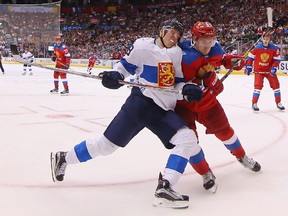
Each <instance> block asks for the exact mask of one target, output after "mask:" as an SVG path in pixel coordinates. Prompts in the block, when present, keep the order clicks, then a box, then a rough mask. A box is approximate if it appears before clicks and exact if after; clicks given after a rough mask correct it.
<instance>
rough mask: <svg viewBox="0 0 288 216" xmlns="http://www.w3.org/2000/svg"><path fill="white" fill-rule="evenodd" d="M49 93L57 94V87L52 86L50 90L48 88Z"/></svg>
mask: <svg viewBox="0 0 288 216" xmlns="http://www.w3.org/2000/svg"><path fill="white" fill-rule="evenodd" d="M50 93H51V94H58V88H54V89H52V90H50Z"/></svg>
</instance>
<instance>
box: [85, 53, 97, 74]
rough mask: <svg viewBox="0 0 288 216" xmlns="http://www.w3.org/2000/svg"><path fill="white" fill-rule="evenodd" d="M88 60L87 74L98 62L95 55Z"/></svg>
mask: <svg viewBox="0 0 288 216" xmlns="http://www.w3.org/2000/svg"><path fill="white" fill-rule="evenodd" d="M88 60H89V62H88V66H87V73H88V74H91V70H92V68H93V67H94V65H95V63H96V62H97V60H98V56H97V55H96V53H93V55H92V56H90V57H89V59H88Z"/></svg>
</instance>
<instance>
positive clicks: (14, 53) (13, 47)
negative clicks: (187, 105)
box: [10, 44, 181, 94]
mask: <svg viewBox="0 0 288 216" xmlns="http://www.w3.org/2000/svg"><path fill="white" fill-rule="evenodd" d="M10 50H11V53H12V57H13V58H14V59H15V60H16V61H17V62H19V63H22V64H27V65H32V66H35V67H39V68H43V69H47V70H53V71H59V72H62V73H67V74H73V75H77V76H82V77H88V78H92V79H97V80H102V77H101V76H98V75H93V74H87V73H83V72H80V71H74V70H72V69H62V68H56V67H49V66H45V65H42V64H37V63H34V62H28V61H25V60H24V59H22V58H21V56H20V55H19V52H18V48H17V46H16V45H14V44H11V45H10ZM100 74H101V73H100ZM118 82H119V83H120V84H123V85H128V86H135V87H139V88H146V89H151V90H156V91H162V92H169V93H175V94H181V90H176V89H170V88H161V87H158V86H152V85H146V84H140V83H134V82H128V81H125V80H118Z"/></svg>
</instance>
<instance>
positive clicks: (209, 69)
mask: <svg viewBox="0 0 288 216" xmlns="http://www.w3.org/2000/svg"><path fill="white" fill-rule="evenodd" d="M191 31H192V32H191V33H192V41H191V40H186V41H183V42H182V43H180V44H179V46H180V47H181V48H182V50H183V57H182V70H183V73H184V79H185V82H193V83H195V84H196V85H203V88H204V90H203V98H202V99H201V101H199V102H191V103H187V102H185V101H184V100H182V101H178V102H177V105H176V109H175V111H176V113H178V114H179V115H180V116H181V117H182V118H183V119H184V120H185V121H186V123H187V124H188V126H189V128H191V129H193V130H194V131H195V132H196V134H197V131H196V130H197V128H196V121H197V122H199V123H201V124H202V125H204V126H205V127H206V134H214V135H215V136H216V137H217V138H218V139H219V140H221V141H222V142H223V144H224V145H225V147H226V148H227V149H228V150H229V152H231V153H232V154H233V155H234V156H235V157H236V158H237V160H238V161H239V162H240V163H241V164H242V165H243V166H244V167H246V168H249V169H250V170H252V171H254V172H258V171H259V170H260V169H261V166H260V165H259V163H258V162H256V161H254V160H253V159H251V158H249V157H248V156H246V153H245V150H244V149H243V147H242V144H241V142H240V140H239V139H238V136H237V135H236V133H235V132H234V130H233V128H232V127H231V126H230V124H229V121H228V118H227V116H226V114H225V111H224V109H223V108H222V106H221V104H220V103H219V101H218V100H217V98H216V97H217V95H218V94H220V93H221V92H222V91H223V88H224V87H223V84H222V82H221V80H219V79H218V77H217V74H216V72H215V68H217V67H219V66H220V65H223V66H224V67H225V68H227V69H229V68H231V67H232V65H233V61H234V60H235V58H236V60H238V59H239V58H240V59H241V58H242V60H241V61H240V63H241V64H239V65H237V67H234V69H235V70H240V69H241V68H243V66H244V65H245V61H244V59H243V57H240V56H237V55H230V54H225V52H224V51H223V49H222V47H221V45H220V44H219V43H218V42H217V41H216V30H215V28H214V27H213V26H212V24H211V23H209V22H197V23H195V25H194V26H193V27H192V30H191ZM203 159H204V153H203V152H202V151H201V152H200V153H199V154H197V155H195V156H193V157H191V158H190V160H189V162H190V164H191V165H192V167H193V168H194V169H195V170H196V172H198V173H199V174H200V175H202V177H203V187H204V188H205V189H206V190H211V191H212V192H215V191H214V190H216V188H217V187H216V186H217V184H216V183H215V176H214V174H213V173H212V171H211V170H210V168H209V165H208V163H207V162H206V160H205V159H204V160H203Z"/></svg>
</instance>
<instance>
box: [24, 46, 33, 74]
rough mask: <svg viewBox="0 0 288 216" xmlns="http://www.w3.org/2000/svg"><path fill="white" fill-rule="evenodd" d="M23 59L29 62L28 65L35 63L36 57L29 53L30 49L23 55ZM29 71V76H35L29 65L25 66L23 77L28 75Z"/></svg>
mask: <svg viewBox="0 0 288 216" xmlns="http://www.w3.org/2000/svg"><path fill="white" fill-rule="evenodd" d="M22 58H23V59H24V60H25V61H27V63H32V62H34V55H33V54H32V53H31V52H29V51H28V49H25V51H24V53H23V54H22ZM27 69H28V71H29V75H33V72H32V67H31V65H28V64H23V73H22V75H26V72H27Z"/></svg>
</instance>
